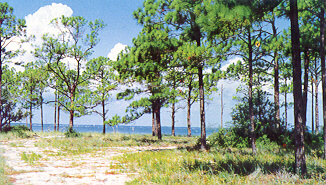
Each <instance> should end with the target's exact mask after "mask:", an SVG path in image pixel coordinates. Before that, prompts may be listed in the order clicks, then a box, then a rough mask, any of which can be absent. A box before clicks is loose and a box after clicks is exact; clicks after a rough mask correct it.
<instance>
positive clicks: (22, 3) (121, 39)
mask: <svg viewBox="0 0 326 185" xmlns="http://www.w3.org/2000/svg"><path fill="white" fill-rule="evenodd" d="M7 2H8V4H9V5H10V6H12V7H13V8H14V14H15V16H16V17H17V18H25V16H27V15H29V14H34V13H35V12H37V11H38V10H39V9H40V8H41V7H44V6H47V5H52V3H57V4H60V3H61V4H63V5H67V6H68V7H70V8H71V9H72V11H73V16H83V17H84V18H85V19H87V20H90V21H93V20H95V19H102V20H103V21H104V23H106V24H107V27H106V28H105V29H104V30H103V31H102V32H101V33H100V35H99V37H100V39H101V41H100V43H99V44H98V45H97V47H96V48H95V50H94V54H93V56H94V57H97V56H107V54H108V53H109V52H110V50H111V49H112V48H113V47H114V46H115V45H116V44H117V43H122V44H124V45H131V44H132V38H133V37H135V36H137V34H138V33H139V32H140V30H141V26H140V25H138V24H137V21H136V20H135V19H134V18H133V16H132V12H133V11H135V10H136V9H137V8H138V7H140V6H142V2H143V1H142V0H119V1H118V0H96V1H90V0H79V1H76V0H63V1H53V0H36V1H35V0H9V1H7ZM62 9H63V8H62ZM62 9H61V10H62Z"/></svg>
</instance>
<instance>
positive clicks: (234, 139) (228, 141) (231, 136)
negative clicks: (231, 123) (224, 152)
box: [207, 128, 249, 148]
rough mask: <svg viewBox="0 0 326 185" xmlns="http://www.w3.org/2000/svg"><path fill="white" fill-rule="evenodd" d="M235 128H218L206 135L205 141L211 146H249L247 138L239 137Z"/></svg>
mask: <svg viewBox="0 0 326 185" xmlns="http://www.w3.org/2000/svg"><path fill="white" fill-rule="evenodd" d="M238 131H239V130H237V129H234V128H230V129H225V128H222V129H219V131H218V132H215V133H213V134H212V135H210V136H208V138H207V141H208V144H209V145H210V146H211V147H222V148H228V147H231V148H247V147H248V146H249V138H248V137H247V138H245V137H240V136H239V135H238Z"/></svg>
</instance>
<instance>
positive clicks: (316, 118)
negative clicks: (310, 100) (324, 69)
mask: <svg viewBox="0 0 326 185" xmlns="http://www.w3.org/2000/svg"><path fill="white" fill-rule="evenodd" d="M317 75H318V74H317V73H316V79H315V80H314V82H315V95H314V96H315V124H316V128H315V130H316V134H318V132H319V107H318V106H319V105H318V80H317V78H318V76H317Z"/></svg>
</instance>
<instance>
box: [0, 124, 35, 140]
mask: <svg viewBox="0 0 326 185" xmlns="http://www.w3.org/2000/svg"><path fill="white" fill-rule="evenodd" d="M2 131H3V132H5V133H8V132H11V133H13V134H14V135H15V136H17V137H19V138H29V137H31V130H30V129H29V128H28V127H27V126H25V125H16V126H10V127H9V126H6V127H4V128H3V130H2Z"/></svg>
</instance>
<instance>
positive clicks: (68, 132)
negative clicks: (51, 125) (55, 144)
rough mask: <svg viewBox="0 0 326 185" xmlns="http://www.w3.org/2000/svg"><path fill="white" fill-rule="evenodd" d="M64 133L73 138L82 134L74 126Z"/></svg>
mask: <svg viewBox="0 0 326 185" xmlns="http://www.w3.org/2000/svg"><path fill="white" fill-rule="evenodd" d="M64 134H65V136H66V137H72V138H74V137H80V136H81V134H80V133H78V132H77V131H75V130H74V129H73V128H72V127H69V128H68V130H67V131H66V132H65V133H64Z"/></svg>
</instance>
